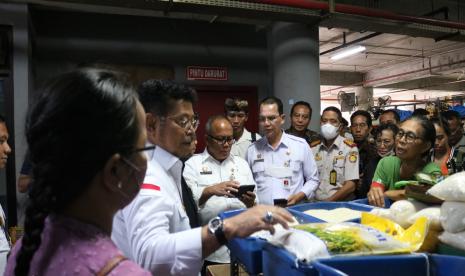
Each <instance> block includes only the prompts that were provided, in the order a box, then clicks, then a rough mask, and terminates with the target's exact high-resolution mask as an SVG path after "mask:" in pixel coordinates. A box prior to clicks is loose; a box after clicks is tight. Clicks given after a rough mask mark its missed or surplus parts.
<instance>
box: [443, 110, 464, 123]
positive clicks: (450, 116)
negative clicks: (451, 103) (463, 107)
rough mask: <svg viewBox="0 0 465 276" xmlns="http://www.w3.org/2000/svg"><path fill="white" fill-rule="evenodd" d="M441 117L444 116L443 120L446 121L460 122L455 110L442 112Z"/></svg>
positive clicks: (458, 114)
mask: <svg viewBox="0 0 465 276" xmlns="http://www.w3.org/2000/svg"><path fill="white" fill-rule="evenodd" d="M441 116H444V118H446V120H453V119H457V120H459V121H460V120H461V118H460V113H458V112H457V111H455V110H447V111H444V112H442V113H441Z"/></svg>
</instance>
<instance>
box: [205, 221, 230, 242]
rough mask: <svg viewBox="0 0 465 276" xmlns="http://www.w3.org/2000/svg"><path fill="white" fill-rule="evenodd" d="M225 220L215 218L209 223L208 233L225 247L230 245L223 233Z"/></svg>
mask: <svg viewBox="0 0 465 276" xmlns="http://www.w3.org/2000/svg"><path fill="white" fill-rule="evenodd" d="M223 225H224V223H223V219H222V218H220V217H214V218H212V219H211V220H210V221H209V222H208V232H210V234H212V235H215V237H216V240H217V241H218V242H219V243H220V244H221V245H225V244H227V243H228V240H227V239H226V236H225V235H224V232H223Z"/></svg>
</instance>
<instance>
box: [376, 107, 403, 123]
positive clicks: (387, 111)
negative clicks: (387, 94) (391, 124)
mask: <svg viewBox="0 0 465 276" xmlns="http://www.w3.org/2000/svg"><path fill="white" fill-rule="evenodd" d="M387 113H392V114H393V115H394V118H396V122H397V123H400V116H399V113H397V111H396V110H395V109H386V110H383V112H381V115H380V117H381V116H382V115H384V114H387Z"/></svg>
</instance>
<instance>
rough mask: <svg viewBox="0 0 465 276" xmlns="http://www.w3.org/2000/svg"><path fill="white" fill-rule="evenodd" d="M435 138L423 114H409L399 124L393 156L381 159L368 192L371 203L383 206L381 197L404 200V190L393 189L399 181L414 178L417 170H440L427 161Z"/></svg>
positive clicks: (430, 171)
mask: <svg viewBox="0 0 465 276" xmlns="http://www.w3.org/2000/svg"><path fill="white" fill-rule="evenodd" d="M435 140H436V131H435V129H434V126H433V124H432V123H431V122H430V121H429V120H428V119H427V118H426V117H424V116H419V117H415V116H413V117H410V118H409V119H407V120H405V121H404V122H403V123H402V124H401V125H400V127H399V132H398V133H397V135H396V149H395V152H396V156H387V157H384V158H382V159H381V160H380V161H379V163H378V166H377V167H376V171H375V175H374V177H373V181H372V184H371V188H370V191H369V192H368V201H369V202H370V204H372V205H376V206H379V207H383V206H384V196H387V197H388V198H390V199H391V200H394V201H395V200H400V199H405V190H396V189H395V188H394V184H395V183H396V182H398V181H400V180H414V179H415V174H416V173H417V172H420V171H421V172H424V173H428V174H440V173H441V169H440V168H439V167H438V166H437V165H436V164H434V163H428V161H427V159H428V154H429V151H430V150H431V148H432V147H433V145H434V142H435Z"/></svg>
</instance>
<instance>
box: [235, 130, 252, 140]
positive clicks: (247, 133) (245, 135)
mask: <svg viewBox="0 0 465 276" xmlns="http://www.w3.org/2000/svg"><path fill="white" fill-rule="evenodd" d="M251 140H252V134H251V133H250V131H248V130H247V129H246V128H245V127H244V131H243V132H242V135H241V137H240V138H239V140H237V141H236V143H240V142H243V141H251Z"/></svg>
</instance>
